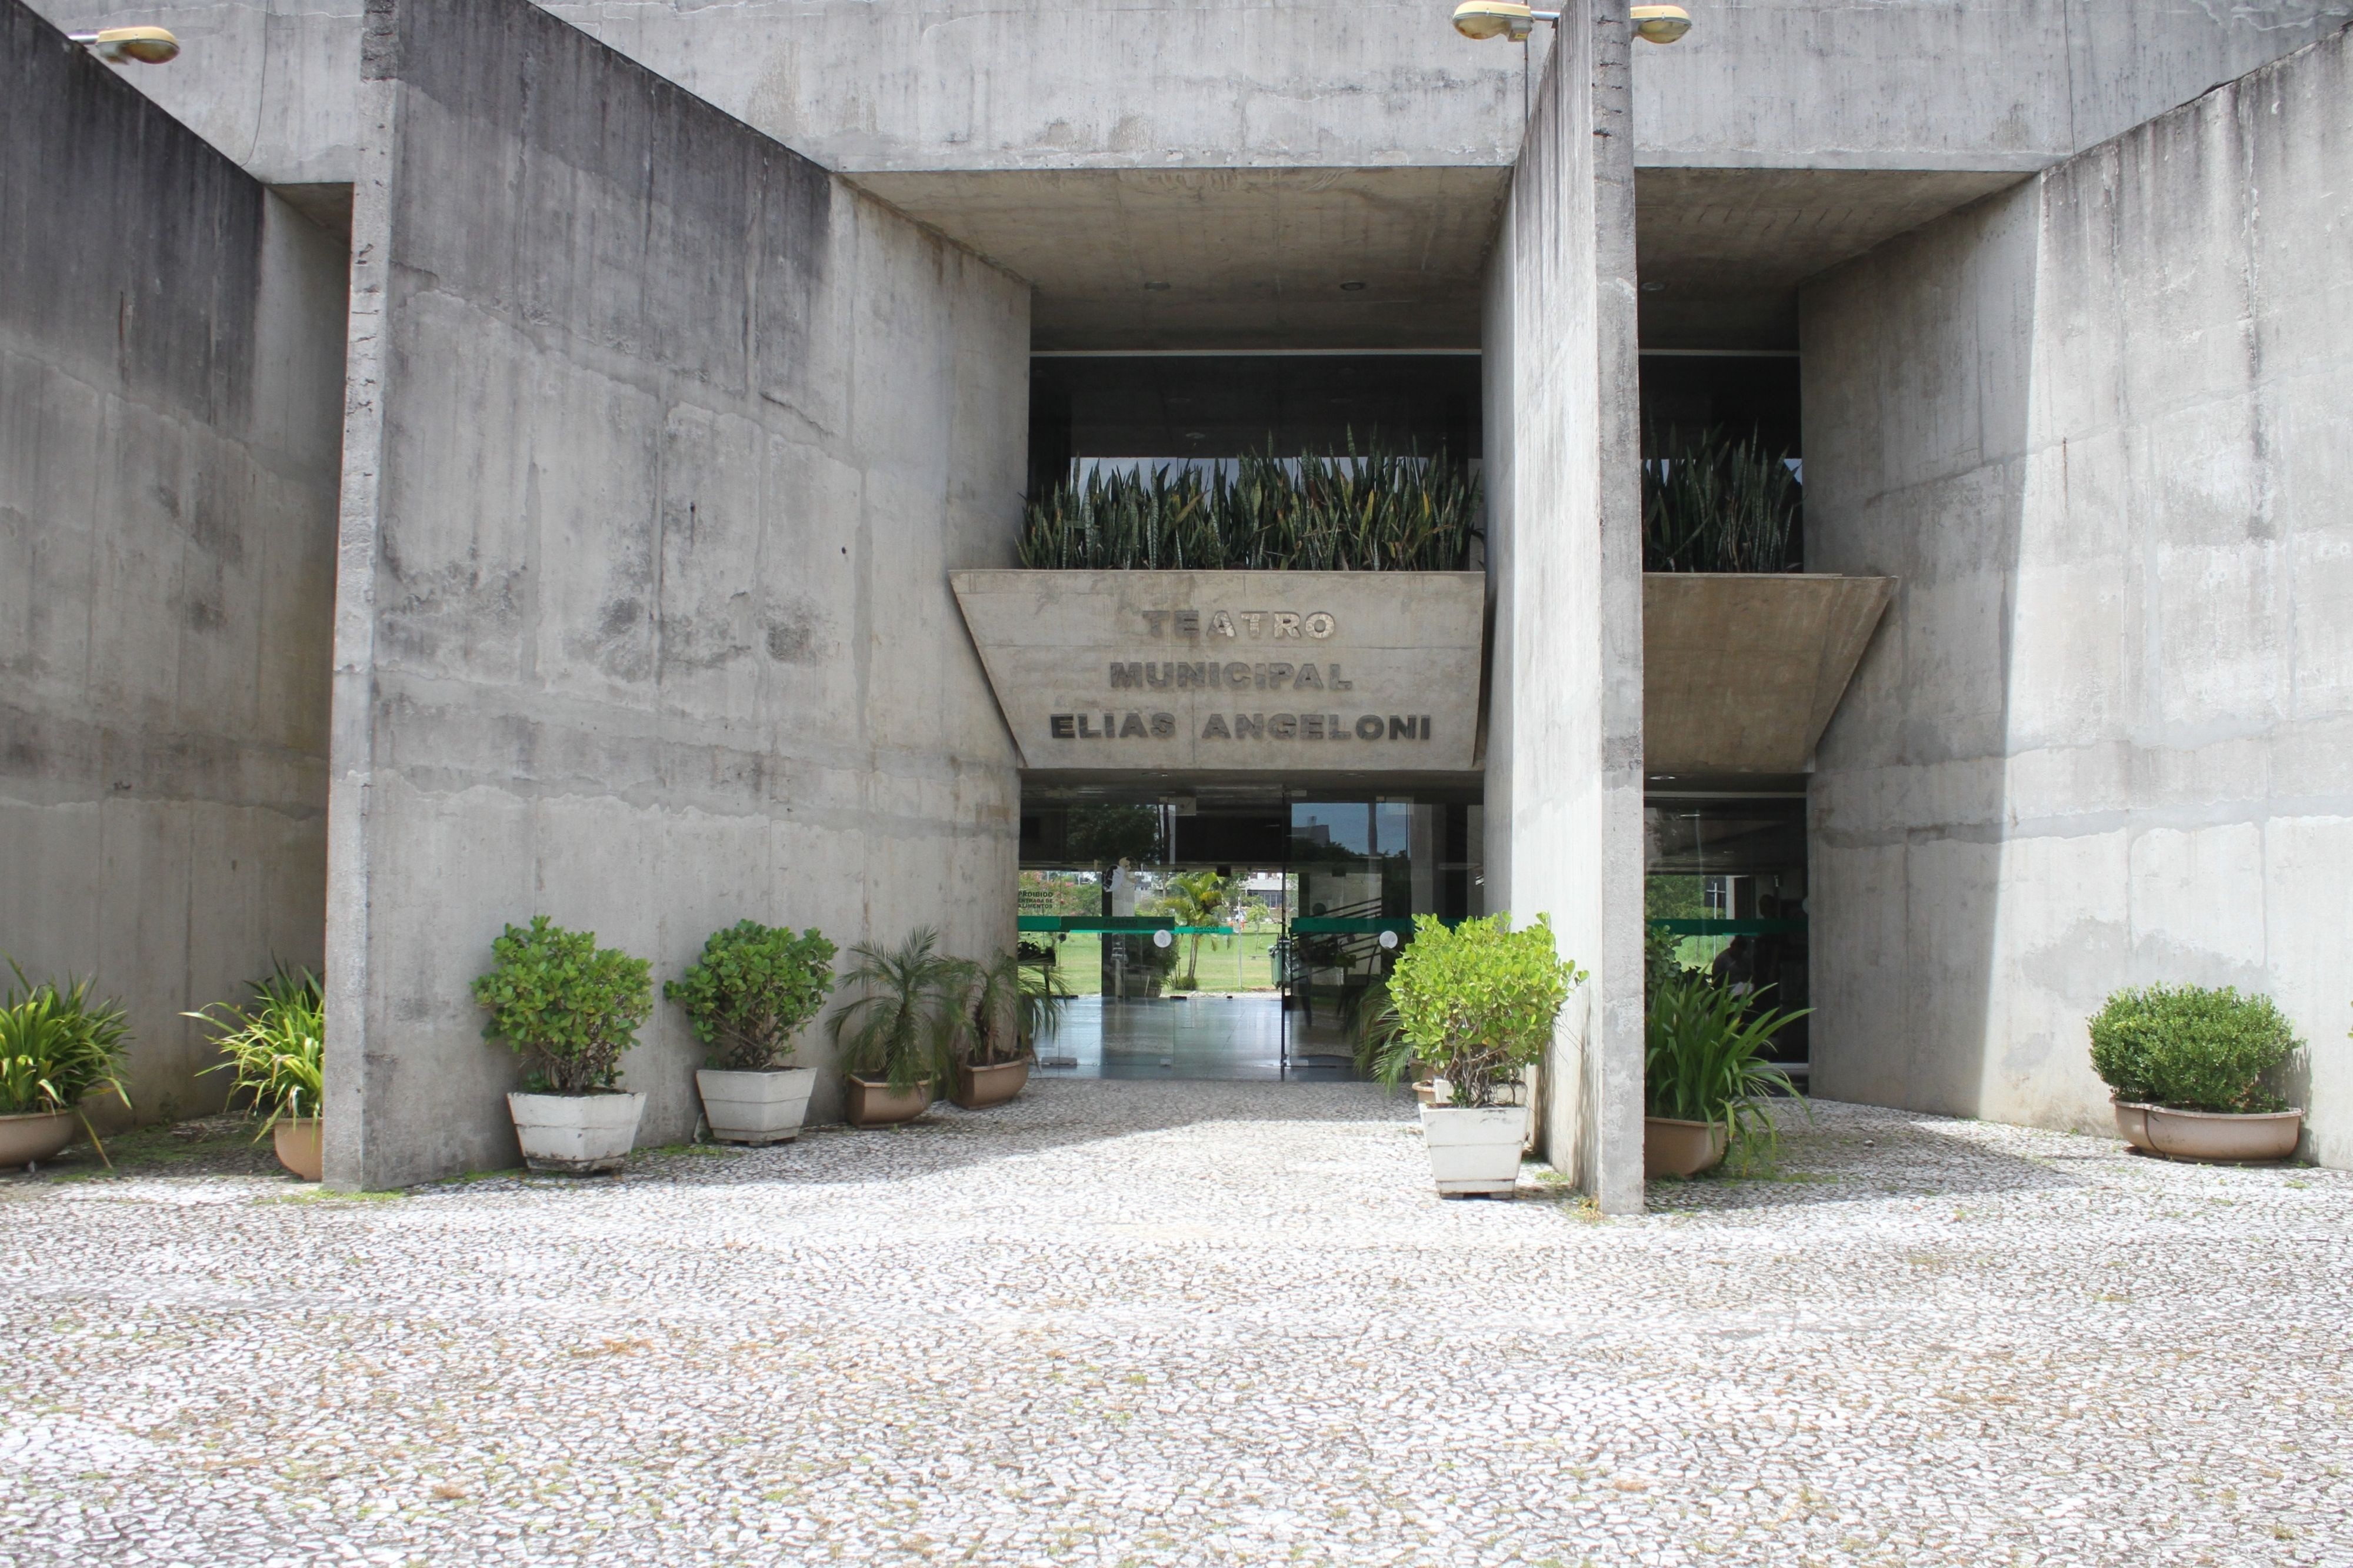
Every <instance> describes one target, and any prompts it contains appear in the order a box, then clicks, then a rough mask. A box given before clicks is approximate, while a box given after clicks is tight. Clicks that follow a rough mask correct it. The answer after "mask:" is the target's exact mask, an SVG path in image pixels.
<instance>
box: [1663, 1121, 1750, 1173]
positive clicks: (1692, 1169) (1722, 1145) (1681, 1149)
mask: <svg viewBox="0 0 2353 1568" xmlns="http://www.w3.org/2000/svg"><path fill="white" fill-rule="evenodd" d="M1731 1146H1732V1129H1731V1128H1729V1127H1727V1126H1725V1124H1724V1123H1723V1122H1721V1121H1677V1120H1676V1119H1675V1118H1673V1117H1672V1116H1645V1117H1644V1118H1642V1174H1643V1175H1644V1176H1646V1177H1658V1176H1696V1175H1698V1174H1699V1173H1701V1172H1702V1171H1713V1170H1715V1168H1716V1167H1717V1166H1718V1165H1721V1164H1723V1163H1724V1154H1725V1150H1727V1149H1729V1148H1730V1147H1731Z"/></svg>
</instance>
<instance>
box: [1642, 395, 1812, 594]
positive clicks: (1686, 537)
mask: <svg viewBox="0 0 2353 1568" xmlns="http://www.w3.org/2000/svg"><path fill="white" fill-rule="evenodd" d="M1643 446H1644V450H1643V454H1642V570H1644V571H1645V572H1795V571H1797V570H1798V569H1799V566H1800V565H1801V564H1802V563H1801V562H1800V561H1799V558H1798V556H1799V552H1798V519H1799V502H1800V500H1801V491H1800V489H1799V484H1798V477H1797V476H1796V475H1795V474H1793V473H1791V472H1790V471H1789V465H1788V460H1787V458H1784V457H1783V456H1781V455H1780V454H1778V453H1776V452H1772V451H1769V450H1767V447H1766V446H1765V443H1764V439H1763V437H1761V436H1758V435H1756V434H1753V433H1752V434H1751V435H1750V436H1748V437H1746V439H1742V440H1736V439H1734V438H1733V437H1730V436H1727V435H1725V433H1724V432H1723V431H1721V430H1717V429H1715V428H1712V427H1711V428H1709V429H1705V430H1699V431H1683V430H1675V429H1653V430H1652V431H1651V436H1650V439H1649V440H1648V441H1646V442H1645V443H1644V444H1643Z"/></svg>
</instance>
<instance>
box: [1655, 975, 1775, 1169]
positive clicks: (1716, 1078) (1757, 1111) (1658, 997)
mask: <svg viewBox="0 0 2353 1568" xmlns="http://www.w3.org/2000/svg"><path fill="white" fill-rule="evenodd" d="M1756 1001H1757V997H1756V995H1755V994H1753V993H1750V994H1744V993H1741V992H1736V991H1735V990H1733V989H1732V987H1730V986H1728V985H1719V984H1716V983H1715V981H1714V980H1712V979H1710V978H1709V977H1708V976H1707V975H1705V974H1701V973H1683V974H1680V975H1676V976H1674V977H1673V978H1672V979H1668V980H1665V981H1663V982H1662V984H1659V986H1658V987H1657V989H1655V990H1654V991H1653V992H1652V993H1651V998H1650V1016H1649V1021H1648V1035H1649V1038H1648V1041H1647V1042H1646V1045H1647V1048H1646V1049H1645V1050H1644V1052H1643V1056H1642V1103H1643V1109H1644V1113H1645V1114H1647V1115H1651V1116H1661V1117H1669V1118H1672V1119H1673V1120H1675V1121H1706V1122H1714V1123H1721V1124H1723V1125H1725V1127H1727V1128H1728V1129H1729V1131H1730V1134H1731V1136H1732V1138H1733V1139H1734V1140H1735V1141H1736V1143H1737V1144H1738V1145H1739V1146H1740V1148H1741V1152H1742V1155H1743V1157H1744V1160H1748V1159H1761V1158H1764V1157H1766V1156H1768V1155H1769V1154H1770V1153H1771V1152H1772V1149H1773V1147H1774V1144H1775V1142H1776V1140H1777V1137H1778V1133H1777V1131H1776V1129H1775V1127H1774V1124H1773V1118H1772V1115H1771V1113H1770V1112H1769V1111H1767V1110H1766V1109H1765V1101H1766V1100H1768V1099H1771V1098H1774V1097H1776V1096H1787V1097H1788V1098H1789V1099H1791V1100H1796V1101H1797V1103H1798V1104H1799V1106H1800V1107H1802V1106H1803V1105H1804V1104H1805V1101H1804V1100H1803V1099H1802V1098H1801V1097H1799V1094H1798V1088H1797V1085H1796V1084H1794V1083H1792V1082H1790V1080H1789V1076H1788V1074H1787V1073H1785V1072H1783V1071H1782V1070H1781V1069H1780V1068H1778V1067H1775V1066H1774V1065H1773V1064H1772V1062H1771V1061H1770V1060H1768V1059H1767V1057H1766V1054H1765V1053H1766V1052H1767V1050H1769V1049H1770V1048H1771V1047H1772V1044H1773V1037H1774V1036H1776V1035H1778V1034H1779V1033H1780V1032H1781V1030H1782V1028H1783V1027H1784V1026H1787V1025H1788V1024H1791V1023H1793V1022H1795V1021H1796V1020H1798V1019H1799V1018H1802V1017H1804V1016H1806V1014H1807V1013H1809V1012H1810V1011H1812V1009H1810V1008H1800V1009H1799V1010H1798V1011H1796V1012H1775V1011H1769V1010H1764V1009H1759V1008H1757V1007H1756V1005H1755V1003H1756Z"/></svg>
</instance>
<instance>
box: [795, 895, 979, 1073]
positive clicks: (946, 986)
mask: <svg viewBox="0 0 2353 1568" xmlns="http://www.w3.org/2000/svg"><path fill="white" fill-rule="evenodd" d="M939 942H940V933H939V932H938V931H934V930H933V929H932V928H930V927H929V926H924V927H922V928H920V929H918V930H916V931H911V932H909V933H908V935H907V937H906V939H905V940H904V941H903V942H900V943H899V944H898V945H897V946H896V947H889V948H883V947H872V946H869V945H867V944H866V943H863V942H861V943H860V944H859V945H857V946H855V947H853V948H851V949H850V950H849V956H850V957H851V958H853V959H855V960H857V963H855V964H854V965H852V966H851V968H850V971H849V973H847V974H845V975H843V976H842V977H841V983H842V985H843V987H844V988H845V989H848V988H853V987H854V988H857V989H859V990H860V991H862V992H864V994H863V995H860V996H858V997H856V998H854V999H852V1000H851V1001H850V1002H849V1004H848V1005H845V1006H843V1007H841V1008H840V1009H839V1010H838V1011H837V1012H835V1014H834V1015H833V1016H832V1017H830V1018H828V1019H827V1020H826V1025H825V1026H826V1032H827V1033H828V1035H830V1036H831V1037H832V1038H833V1042H834V1044H835V1045H837V1046H839V1047H844V1063H843V1065H844V1066H846V1067H848V1068H849V1070H851V1071H852V1072H857V1073H868V1074H871V1073H880V1074H881V1075H882V1077H883V1078H884V1079H886V1080H887V1081H888V1082H889V1083H890V1086H891V1088H892V1091H893V1092H894V1093H904V1092H905V1091H907V1090H908V1089H913V1088H914V1086H915V1085H916V1084H917V1083H918V1082H920V1081H921V1080H923V1079H930V1078H935V1077H936V1076H937V1075H938V1074H939V1073H940V1071H941V1070H942V1069H943V1068H944V1067H945V1066H946V1064H947V1062H948V1059H949V1057H950V1053H951V1051H952V1050H953V1048H954V1045H955V1037H956V1033H957V1031H958V1029H959V1028H960V1027H961V1026H962V1016H963V1001H964V994H965V991H966V990H967V989H968V987H969V985H970V971H971V967H972V966H971V965H970V964H969V963H966V962H965V961H964V960H963V959H959V958H954V957H951V956H949V955H948V954H947V953H944V952H941V951H940V947H939Z"/></svg>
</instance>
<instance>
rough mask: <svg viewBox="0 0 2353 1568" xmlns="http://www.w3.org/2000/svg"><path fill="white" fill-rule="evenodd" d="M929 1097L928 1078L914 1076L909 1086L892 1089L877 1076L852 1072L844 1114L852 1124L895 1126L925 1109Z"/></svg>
mask: <svg viewBox="0 0 2353 1568" xmlns="http://www.w3.org/2000/svg"><path fill="white" fill-rule="evenodd" d="M932 1100H933V1095H932V1080H931V1079H920V1080H918V1081H917V1083H916V1084H915V1087H914V1088H913V1089H892V1087H891V1086H890V1084H889V1083H888V1082H885V1081H883V1080H881V1079H866V1078H860V1077H859V1076H858V1075H857V1074H856V1073H852V1074H850V1075H849V1105H848V1107H847V1109H846V1110H845V1111H844V1115H845V1116H846V1117H847V1119H848V1121H849V1124H850V1125H851V1126H852V1127H896V1126H898V1125H899V1124H900V1123H901V1122H902V1121H913V1120H915V1118H916V1117H918V1116H921V1115H922V1114H923V1112H924V1111H926V1110H930V1109H931V1108H932Z"/></svg>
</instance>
